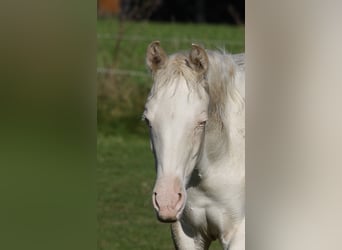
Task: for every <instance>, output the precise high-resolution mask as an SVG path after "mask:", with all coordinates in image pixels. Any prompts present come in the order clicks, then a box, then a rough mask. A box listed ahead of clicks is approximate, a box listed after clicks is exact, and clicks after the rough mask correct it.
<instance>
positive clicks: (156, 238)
mask: <svg viewBox="0 0 342 250" xmlns="http://www.w3.org/2000/svg"><path fill="white" fill-rule="evenodd" d="M153 179H154V167H153V158H152V154H151V153H150V150H149V145H148V138H144V137H141V136H139V137H137V136H103V135H101V134H100V135H99V136H98V168H97V183H98V227H99V228H98V234H99V235H98V239H99V240H98V245H99V249H108V250H109V249H172V248H171V247H172V244H171V243H172V242H171V240H170V237H169V228H168V226H167V225H164V224H161V223H159V222H158V221H157V220H156V218H155V215H154V212H153V209H152V205H151V190H152V186H153Z"/></svg>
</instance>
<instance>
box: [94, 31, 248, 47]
mask: <svg viewBox="0 0 342 250" xmlns="http://www.w3.org/2000/svg"><path fill="white" fill-rule="evenodd" d="M97 39H111V40H115V39H120V40H123V41H147V42H148V41H151V37H144V36H122V37H119V36H118V35H117V34H110V33H102V34H97ZM159 40H161V41H163V42H168V43H192V42H194V41H202V42H203V43H205V44H211V45H212V44H214V45H216V44H228V45H244V43H243V42H240V41H229V42H228V41H227V40H216V39H198V38H191V39H190V38H177V37H160V38H159Z"/></svg>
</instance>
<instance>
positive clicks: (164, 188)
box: [152, 176, 186, 222]
mask: <svg viewBox="0 0 342 250" xmlns="http://www.w3.org/2000/svg"><path fill="white" fill-rule="evenodd" d="M185 200H186V192H185V190H184V188H183V186H182V185H181V181H180V179H179V178H178V177H166V176H165V177H161V178H158V179H157V181H156V184H155V186H154V190H153V195H152V202H153V206H154V209H155V210H156V212H157V217H158V219H159V220H160V221H161V222H175V221H176V220H178V219H179V217H180V215H181V213H182V211H183V208H184V205H185Z"/></svg>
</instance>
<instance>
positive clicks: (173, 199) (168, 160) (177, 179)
mask: <svg viewBox="0 0 342 250" xmlns="http://www.w3.org/2000/svg"><path fill="white" fill-rule="evenodd" d="M175 84H177V87H172V88H165V89H164V90H161V91H160V93H158V95H157V96H156V97H155V98H154V99H151V100H150V101H149V102H148V104H147V105H146V111H145V114H144V117H145V119H146V122H147V124H148V125H149V128H150V138H151V146H152V151H153V153H154V156H155V163H156V170H157V180H156V184H155V187H154V191H153V198H152V200H153V205H154V207H155V209H156V211H157V214H158V218H159V219H160V220H161V221H174V220H176V219H178V217H179V215H180V213H181V211H182V210H183V208H184V205H185V200H186V192H185V187H186V184H187V181H188V179H189V178H190V176H191V173H192V171H193V169H194V167H195V165H196V163H197V161H198V159H199V157H200V155H201V152H202V144H203V140H204V132H205V125H206V121H207V107H208V102H207V100H206V99H205V98H202V99H200V98H199V96H198V95H197V94H195V93H191V92H190V90H189V88H188V87H187V85H186V82H185V80H184V79H183V80H178V82H177V83H175Z"/></svg>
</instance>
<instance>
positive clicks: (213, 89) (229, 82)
mask: <svg viewBox="0 0 342 250" xmlns="http://www.w3.org/2000/svg"><path fill="white" fill-rule="evenodd" d="M206 52H207V55H208V59H209V67H208V71H207V73H206V75H205V77H204V78H203V79H202V78H200V79H199V77H201V76H199V75H198V74H197V72H196V71H195V70H193V69H192V68H191V66H190V63H189V55H188V52H178V53H175V54H173V55H171V56H170V57H169V60H168V62H167V63H166V65H164V67H162V68H161V69H160V70H158V71H157V72H155V74H154V75H153V78H154V79H158V81H155V83H154V85H153V86H152V89H151V92H150V96H149V98H151V97H152V96H153V95H155V94H156V93H157V92H158V90H159V89H160V88H163V87H165V86H168V85H170V84H175V83H177V82H179V81H177V79H180V78H181V77H183V78H184V79H185V80H186V83H187V85H188V87H189V89H190V90H194V91H195V92H196V93H197V94H198V95H199V96H202V95H203V89H204V90H205V92H206V93H207V94H208V95H209V100H210V103H209V116H210V117H212V118H213V119H214V120H216V121H222V120H223V119H224V116H225V114H226V110H225V109H226V104H227V102H230V103H231V104H233V105H234V106H239V107H241V108H242V107H243V106H244V102H245V101H244V97H243V96H244V94H243V93H241V90H240V89H239V88H238V86H237V85H236V81H235V78H236V76H237V74H238V72H239V71H243V70H244V68H242V67H244V63H243V59H242V58H243V56H241V55H242V54H239V55H237V56H235V58H234V56H232V55H230V54H227V53H226V52H225V51H224V50H221V51H211V50H207V51H206ZM234 59H235V60H234ZM175 87H176V86H175Z"/></svg>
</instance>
